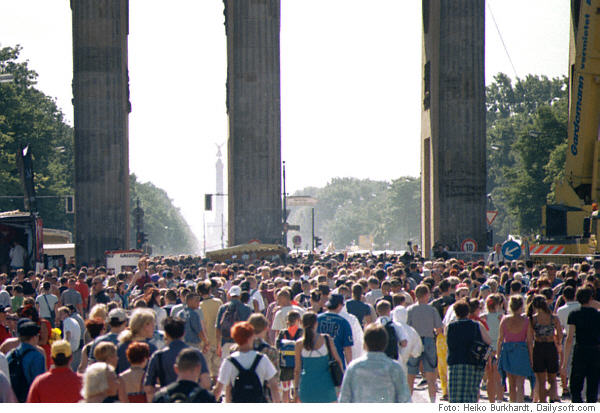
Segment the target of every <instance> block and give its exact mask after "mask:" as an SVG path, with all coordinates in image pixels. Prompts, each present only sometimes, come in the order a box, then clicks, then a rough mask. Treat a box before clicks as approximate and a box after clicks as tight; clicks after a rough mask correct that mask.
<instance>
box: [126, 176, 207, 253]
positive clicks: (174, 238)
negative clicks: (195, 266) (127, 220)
mask: <svg viewBox="0 0 600 413" xmlns="http://www.w3.org/2000/svg"><path fill="white" fill-rule="evenodd" d="M129 192H130V198H129V206H130V210H131V211H133V210H134V208H135V207H136V203H137V200H139V201H140V206H141V207H142V209H143V210H144V232H145V233H146V234H147V235H148V243H149V245H150V246H151V247H152V253H153V254H155V255H172V254H197V253H198V251H199V247H198V240H197V239H196V237H195V236H194V234H193V233H192V231H191V230H190V228H189V226H188V224H187V222H186V221H185V219H184V218H183V216H182V215H181V212H180V211H179V209H178V208H175V206H174V205H173V201H172V200H171V199H169V196H168V195H167V193H166V192H165V191H164V190H162V189H160V188H157V187H156V186H154V185H153V184H152V183H150V182H145V183H140V182H138V180H137V177H136V176H135V175H134V174H131V175H129ZM130 233H131V240H130V243H131V245H135V236H136V228H135V220H134V219H133V215H132V217H131V229H130Z"/></svg>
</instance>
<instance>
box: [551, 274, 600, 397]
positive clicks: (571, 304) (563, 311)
mask: <svg viewBox="0 0 600 413" xmlns="http://www.w3.org/2000/svg"><path fill="white" fill-rule="evenodd" d="M598 264H600V262H598ZM562 296H563V299H564V301H565V304H564V305H563V306H562V307H560V308H559V309H558V310H556V316H557V317H558V319H559V320H560V325H561V327H562V329H563V343H562V346H563V348H562V354H561V360H562V359H563V358H564V355H565V353H566V351H565V350H566V345H567V332H568V329H569V326H568V324H567V320H568V318H569V314H571V313H572V312H573V311H575V310H579V309H580V308H581V304H579V303H578V302H577V300H575V288H574V287H572V286H570V285H567V286H566V287H565V288H564V289H563V292H562ZM565 362H566V370H564V371H563V370H562V369H561V371H560V383H561V385H562V397H570V396H571V393H570V391H569V379H568V378H569V376H570V375H571V366H572V364H573V348H572V347H571V348H570V351H569V359H568V360H565Z"/></svg>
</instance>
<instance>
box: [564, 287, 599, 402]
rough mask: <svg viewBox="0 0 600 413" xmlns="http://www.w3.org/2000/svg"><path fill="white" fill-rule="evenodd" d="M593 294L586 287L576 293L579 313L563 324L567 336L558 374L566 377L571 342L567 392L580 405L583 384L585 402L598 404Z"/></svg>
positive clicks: (596, 332)
mask: <svg viewBox="0 0 600 413" xmlns="http://www.w3.org/2000/svg"><path fill="white" fill-rule="evenodd" d="M593 294H594V291H593V290H592V289H591V288H589V287H582V288H579V289H577V293H576V294H575V298H576V299H577V301H578V302H579V304H581V308H580V309H579V310H574V311H573V312H571V314H569V317H568V320H567V324H568V326H569V332H568V334H567V341H566V345H565V353H564V357H563V362H562V366H561V370H562V371H563V374H566V369H567V360H569V356H570V351H571V347H572V345H573V341H575V346H574V347H573V365H572V366H571V377H570V383H569V390H570V391H571V401H572V402H573V403H583V397H582V396H581V392H582V390H583V381H584V380H585V381H586V386H587V389H586V402H587V403H596V402H597V401H598V381H599V375H600V312H598V310H596V309H595V308H593V307H592V303H591V301H592V297H593Z"/></svg>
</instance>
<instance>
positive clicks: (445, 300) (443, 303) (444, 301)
mask: <svg viewBox="0 0 600 413" xmlns="http://www.w3.org/2000/svg"><path fill="white" fill-rule="evenodd" d="M453 303H454V297H453V296H451V295H447V296H445V297H440V298H438V299H436V300H433V301H432V302H431V306H432V307H433V308H435V309H436V310H438V313H439V314H440V318H441V319H442V320H443V319H444V316H445V315H446V311H447V310H448V307H450V305H452V304H453Z"/></svg>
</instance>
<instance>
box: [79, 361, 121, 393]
mask: <svg viewBox="0 0 600 413" xmlns="http://www.w3.org/2000/svg"><path fill="white" fill-rule="evenodd" d="M109 372H113V373H114V372H115V369H114V368H113V366H111V365H109V364H106V363H103V362H97V363H94V364H92V365H91V366H89V367H88V368H87V369H86V370H85V373H84V375H83V384H82V386H81V396H82V397H83V398H84V399H85V400H87V399H89V398H90V397H93V396H97V395H99V394H102V393H104V392H105V391H107V390H108V377H107V373H109Z"/></svg>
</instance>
